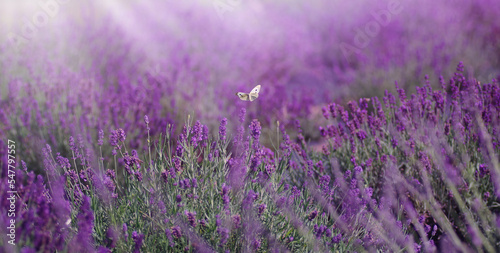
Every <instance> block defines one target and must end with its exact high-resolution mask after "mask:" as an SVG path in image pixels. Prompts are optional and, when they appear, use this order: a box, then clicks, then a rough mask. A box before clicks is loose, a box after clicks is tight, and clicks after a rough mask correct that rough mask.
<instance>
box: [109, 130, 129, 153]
mask: <svg viewBox="0 0 500 253" xmlns="http://www.w3.org/2000/svg"><path fill="white" fill-rule="evenodd" d="M125 137H126V135H125V131H123V129H121V128H118V129H116V130H115V131H113V132H111V135H110V136H109V144H111V146H113V147H116V148H118V149H119V148H120V143H121V142H124V141H125Z"/></svg>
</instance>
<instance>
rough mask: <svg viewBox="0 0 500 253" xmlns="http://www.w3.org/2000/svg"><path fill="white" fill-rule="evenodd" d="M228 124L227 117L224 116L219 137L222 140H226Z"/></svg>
mask: <svg viewBox="0 0 500 253" xmlns="http://www.w3.org/2000/svg"><path fill="white" fill-rule="evenodd" d="M226 125H227V119H226V118H223V119H222V120H221V121H220V126H219V139H220V140H221V141H225V140H226Z"/></svg>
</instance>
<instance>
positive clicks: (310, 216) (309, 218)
mask: <svg viewBox="0 0 500 253" xmlns="http://www.w3.org/2000/svg"><path fill="white" fill-rule="evenodd" d="M316 216H318V210H314V211H312V212H310V213H309V215H308V216H307V219H308V220H310V221H312V220H314V218H316Z"/></svg>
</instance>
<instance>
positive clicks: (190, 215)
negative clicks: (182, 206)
mask: <svg viewBox="0 0 500 253" xmlns="http://www.w3.org/2000/svg"><path fill="white" fill-rule="evenodd" d="M184 214H185V215H186V217H187V219H188V222H189V225H191V227H196V212H188V211H184Z"/></svg>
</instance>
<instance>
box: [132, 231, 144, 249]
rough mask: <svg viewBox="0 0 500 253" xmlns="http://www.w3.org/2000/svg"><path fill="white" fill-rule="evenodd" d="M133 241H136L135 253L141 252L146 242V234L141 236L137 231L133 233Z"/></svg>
mask: <svg viewBox="0 0 500 253" xmlns="http://www.w3.org/2000/svg"><path fill="white" fill-rule="evenodd" d="M132 240H134V253H135V252H140V250H141V247H142V243H143V241H144V234H139V233H137V231H134V232H132Z"/></svg>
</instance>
